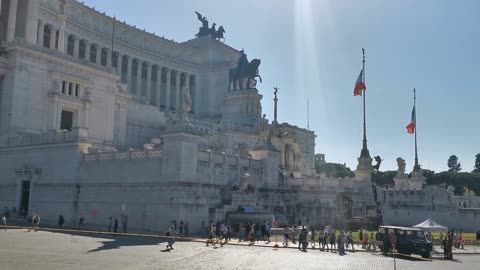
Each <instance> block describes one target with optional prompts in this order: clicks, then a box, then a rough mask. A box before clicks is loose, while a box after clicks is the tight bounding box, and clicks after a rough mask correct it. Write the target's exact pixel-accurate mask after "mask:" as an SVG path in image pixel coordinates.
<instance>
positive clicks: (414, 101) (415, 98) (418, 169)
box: [413, 88, 420, 171]
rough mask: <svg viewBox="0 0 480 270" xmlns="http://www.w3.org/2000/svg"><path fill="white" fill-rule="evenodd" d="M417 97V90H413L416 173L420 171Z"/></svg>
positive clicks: (414, 167)
mask: <svg viewBox="0 0 480 270" xmlns="http://www.w3.org/2000/svg"><path fill="white" fill-rule="evenodd" d="M416 100H417V95H416V90H415V88H413V108H414V110H415V119H414V121H415V130H414V132H415V165H414V166H413V170H414V171H420V166H419V165H418V153H417V104H416V103H417V101H416Z"/></svg>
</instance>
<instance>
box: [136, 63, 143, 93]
mask: <svg viewBox="0 0 480 270" xmlns="http://www.w3.org/2000/svg"><path fill="white" fill-rule="evenodd" d="M135 93H136V94H137V96H141V95H142V62H140V59H137V88H136V89H135Z"/></svg>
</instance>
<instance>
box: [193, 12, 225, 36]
mask: <svg viewBox="0 0 480 270" xmlns="http://www.w3.org/2000/svg"><path fill="white" fill-rule="evenodd" d="M195 14H197V17H198V20H199V21H201V22H202V27H200V28H199V29H198V33H197V34H196V35H195V37H196V38H199V37H204V36H211V37H212V38H214V39H218V40H222V41H225V38H224V37H223V33H225V30H224V29H223V26H220V27H219V28H218V30H217V29H215V26H216V23H213V24H212V27H211V28H209V27H208V20H207V17H205V16H202V14H200V13H198V12H197V11H195Z"/></svg>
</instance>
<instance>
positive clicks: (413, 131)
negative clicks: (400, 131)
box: [407, 105, 417, 134]
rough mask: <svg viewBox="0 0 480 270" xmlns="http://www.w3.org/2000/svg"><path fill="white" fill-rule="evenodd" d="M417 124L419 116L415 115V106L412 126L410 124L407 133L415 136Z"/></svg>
mask: <svg viewBox="0 0 480 270" xmlns="http://www.w3.org/2000/svg"><path fill="white" fill-rule="evenodd" d="M416 122H417V116H416V113H415V105H414V106H413V110H412V121H411V122H410V124H408V126H407V132H408V134H413V133H415V125H416Z"/></svg>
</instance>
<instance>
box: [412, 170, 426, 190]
mask: <svg viewBox="0 0 480 270" xmlns="http://www.w3.org/2000/svg"><path fill="white" fill-rule="evenodd" d="M425 179H426V177H425V176H423V175H422V171H413V172H412V176H411V177H410V188H411V189H418V190H421V189H423V184H425Z"/></svg>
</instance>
